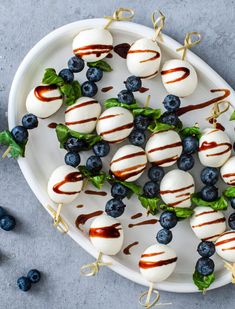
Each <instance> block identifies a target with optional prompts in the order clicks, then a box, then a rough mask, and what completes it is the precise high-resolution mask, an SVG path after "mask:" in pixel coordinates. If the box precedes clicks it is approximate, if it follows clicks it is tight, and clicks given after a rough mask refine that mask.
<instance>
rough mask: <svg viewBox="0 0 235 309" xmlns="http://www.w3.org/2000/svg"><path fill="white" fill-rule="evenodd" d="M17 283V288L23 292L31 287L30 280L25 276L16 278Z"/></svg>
mask: <svg viewBox="0 0 235 309" xmlns="http://www.w3.org/2000/svg"><path fill="white" fill-rule="evenodd" d="M17 285H18V288H19V289H20V290H21V291H24V292H27V291H28V290H30V289H31V281H30V280H29V278H27V277H20V278H19V279H18V280H17Z"/></svg>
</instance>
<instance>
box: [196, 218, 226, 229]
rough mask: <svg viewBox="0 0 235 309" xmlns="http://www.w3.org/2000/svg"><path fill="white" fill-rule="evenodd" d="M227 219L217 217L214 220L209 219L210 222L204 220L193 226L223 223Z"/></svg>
mask: <svg viewBox="0 0 235 309" xmlns="http://www.w3.org/2000/svg"><path fill="white" fill-rule="evenodd" d="M225 220H226V219H225V218H219V219H216V220H213V221H208V222H203V223H201V224H197V225H193V226H192V228H197V227H202V226H206V225H210V224H216V223H222V222H224V221H225Z"/></svg>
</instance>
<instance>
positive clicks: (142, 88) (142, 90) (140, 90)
mask: <svg viewBox="0 0 235 309" xmlns="http://www.w3.org/2000/svg"><path fill="white" fill-rule="evenodd" d="M148 90H149V88H145V87H141V88H140V89H139V92H140V93H144V92H146V91H148Z"/></svg>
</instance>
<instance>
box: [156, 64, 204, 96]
mask: <svg viewBox="0 0 235 309" xmlns="http://www.w3.org/2000/svg"><path fill="white" fill-rule="evenodd" d="M161 76H162V82H163V85H164V87H165V88H166V91H167V92H169V93H170V94H174V95H176V96H178V97H187V96H189V95H190V94H192V93H193V92H194V91H195V89H196V88H197V84H198V78H197V73H196V71H195V69H194V67H193V66H192V65H191V64H190V63H189V62H187V61H185V60H180V59H173V60H168V61H166V62H165V63H164V65H163V67H162V71H161Z"/></svg>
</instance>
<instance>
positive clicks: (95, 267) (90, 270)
mask: <svg viewBox="0 0 235 309" xmlns="http://www.w3.org/2000/svg"><path fill="white" fill-rule="evenodd" d="M102 256H103V253H102V252H100V253H99V255H98V258H97V260H96V261H95V262H93V263H90V264H86V265H83V266H82V267H81V269H80V271H81V275H82V276H85V277H91V276H95V275H96V274H97V273H98V272H99V270H100V267H101V266H110V265H112V263H104V262H102Z"/></svg>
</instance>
